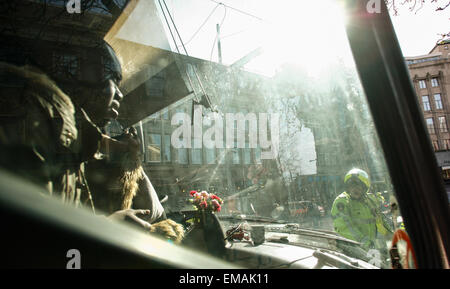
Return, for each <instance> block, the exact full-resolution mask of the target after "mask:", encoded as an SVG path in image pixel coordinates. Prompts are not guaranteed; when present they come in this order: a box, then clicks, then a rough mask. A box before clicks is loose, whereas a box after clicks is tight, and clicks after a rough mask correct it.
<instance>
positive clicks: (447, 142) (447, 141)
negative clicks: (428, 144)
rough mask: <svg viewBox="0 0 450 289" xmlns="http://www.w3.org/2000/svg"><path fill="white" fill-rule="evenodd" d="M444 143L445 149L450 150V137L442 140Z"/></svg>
mask: <svg viewBox="0 0 450 289" xmlns="http://www.w3.org/2000/svg"><path fill="white" fill-rule="evenodd" d="M442 144H443V147H444V149H446V150H450V139H444V140H442Z"/></svg>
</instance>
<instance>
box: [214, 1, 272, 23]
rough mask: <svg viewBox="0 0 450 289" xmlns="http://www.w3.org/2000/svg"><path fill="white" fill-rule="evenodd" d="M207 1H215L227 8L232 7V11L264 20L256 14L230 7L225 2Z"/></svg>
mask: <svg viewBox="0 0 450 289" xmlns="http://www.w3.org/2000/svg"><path fill="white" fill-rule="evenodd" d="M209 1H211V2H214V3H216V4H222V5H223V6H225V7H227V8H230V9H232V10H234V11H237V12H239V13H241V14H244V15H247V16H250V17H253V18H255V19H258V20H259V21H265V20H264V19H262V18H261V17H258V16H256V15H253V14H250V13H248V12H245V11H243V10H241V9H238V8H235V7H232V6H230V5H226V4H224V3H222V2H217V1H215V0H209Z"/></svg>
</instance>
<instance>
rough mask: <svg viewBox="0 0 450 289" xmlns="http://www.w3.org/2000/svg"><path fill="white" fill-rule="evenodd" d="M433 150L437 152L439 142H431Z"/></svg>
mask: <svg viewBox="0 0 450 289" xmlns="http://www.w3.org/2000/svg"><path fill="white" fill-rule="evenodd" d="M433 148H434V150H435V151H438V150H439V142H438V141H437V140H434V141H433Z"/></svg>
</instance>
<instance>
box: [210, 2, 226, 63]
mask: <svg viewBox="0 0 450 289" xmlns="http://www.w3.org/2000/svg"><path fill="white" fill-rule="evenodd" d="M223 8H225V10H224V14H223V18H222V21H221V22H220V24H219V27H220V28H221V27H222V25H223V22H224V21H225V18H226V17H227V7H226V6H225V5H223ZM218 38H219V34H218V33H217V34H216V37H215V38H214V42H213V47H212V48H211V54H210V55H209V61H211V60H212V55H213V52H214V47H215V46H216V42H217V41H218Z"/></svg>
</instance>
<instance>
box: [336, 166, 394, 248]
mask: <svg viewBox="0 0 450 289" xmlns="http://www.w3.org/2000/svg"><path fill="white" fill-rule="evenodd" d="M344 184H345V192H343V193H342V194H340V195H339V196H337V197H336V199H335V200H334V202H333V206H332V208H331V217H332V218H333V225H334V230H335V231H336V232H337V233H338V234H339V235H341V236H343V237H345V238H348V239H351V240H354V241H357V242H360V243H361V244H362V245H363V247H364V248H365V249H371V248H374V249H375V248H380V246H381V247H385V244H379V242H377V234H380V235H383V236H385V238H386V239H388V238H389V236H390V234H392V232H391V229H390V228H389V225H388V224H387V223H386V222H385V220H384V218H383V215H382V213H381V211H380V203H379V202H380V200H379V199H378V198H377V197H376V196H375V195H374V194H372V193H369V191H370V179H369V175H368V174H367V173H366V172H365V171H363V170H361V169H357V168H355V169H352V170H350V171H349V172H348V173H347V174H346V175H345V177H344ZM377 243H378V244H377ZM381 243H383V242H381ZM380 249H381V248H380Z"/></svg>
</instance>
